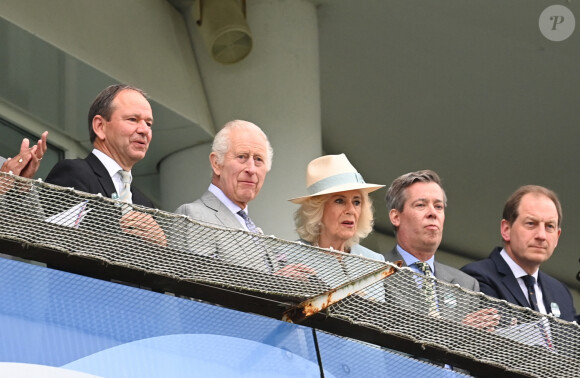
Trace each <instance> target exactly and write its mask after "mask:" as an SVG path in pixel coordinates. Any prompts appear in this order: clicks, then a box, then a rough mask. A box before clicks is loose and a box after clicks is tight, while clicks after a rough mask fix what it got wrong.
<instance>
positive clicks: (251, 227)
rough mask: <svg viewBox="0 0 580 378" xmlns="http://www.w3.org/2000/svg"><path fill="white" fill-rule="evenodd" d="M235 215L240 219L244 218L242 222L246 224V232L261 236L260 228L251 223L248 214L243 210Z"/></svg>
mask: <svg viewBox="0 0 580 378" xmlns="http://www.w3.org/2000/svg"><path fill="white" fill-rule="evenodd" d="M237 214H238V215H239V216H240V217H242V218H244V222H246V227H247V228H248V231H250V232H253V233H256V234H263V232H262V230H261V229H260V227H258V226H256V225H255V224H254V222H252V220H251V219H250V217H249V216H248V214H246V212H245V211H244V210H240V211H238V213H237Z"/></svg>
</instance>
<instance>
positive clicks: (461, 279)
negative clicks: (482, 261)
mask: <svg viewBox="0 0 580 378" xmlns="http://www.w3.org/2000/svg"><path fill="white" fill-rule="evenodd" d="M385 258H386V259H387V261H397V260H401V261H402V262H403V266H407V265H406V264H405V260H403V256H401V254H400V253H399V251H398V250H397V246H395V247H394V248H393V249H392V250H391V251H390V252H388V253H386V254H385ZM434 265H435V277H436V278H437V279H439V280H442V281H445V282H447V283H450V284H458V285H459V286H461V287H463V288H466V289H469V290H473V291H479V283H478V282H477V280H476V279H475V278H473V277H471V276H470V275H468V274H465V273H463V272H462V271H460V270H459V269H455V268H453V267H450V266H448V265H445V264H441V263H438V262H437V261H435V263H434Z"/></svg>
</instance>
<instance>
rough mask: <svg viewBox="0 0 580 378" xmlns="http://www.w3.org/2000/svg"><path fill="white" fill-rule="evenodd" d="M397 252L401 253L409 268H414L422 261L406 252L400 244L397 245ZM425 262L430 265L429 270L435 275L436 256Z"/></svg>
mask: <svg viewBox="0 0 580 378" xmlns="http://www.w3.org/2000/svg"><path fill="white" fill-rule="evenodd" d="M397 251H399V253H400V254H401V257H402V258H403V260H404V261H405V265H407V266H408V267H412V266H414V265H413V264H414V263H416V262H417V261H421V260H419V259H418V258H416V257H415V256H413V255H412V254H410V253H409V252H407V251H405V250H404V249H403V247H401V246H400V245H399V244H397ZM425 262H426V263H427V264H428V265H429V268H431V271H432V272H433V274H435V256H431V258H430V259H429V260H427V261H425Z"/></svg>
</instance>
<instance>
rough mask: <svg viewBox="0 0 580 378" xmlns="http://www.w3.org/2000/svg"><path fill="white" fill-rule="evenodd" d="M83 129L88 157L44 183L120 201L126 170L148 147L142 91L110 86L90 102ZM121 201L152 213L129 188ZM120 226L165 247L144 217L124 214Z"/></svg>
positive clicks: (63, 164) (149, 121) (62, 166)
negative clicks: (89, 146)
mask: <svg viewBox="0 0 580 378" xmlns="http://www.w3.org/2000/svg"><path fill="white" fill-rule="evenodd" d="M88 123H89V136H90V140H91V143H92V144H93V146H94V149H93V151H92V152H91V153H90V154H89V155H88V156H87V157H86V158H85V159H66V160H62V161H60V162H59V163H57V164H56V165H55V166H54V167H53V168H52V170H51V171H50V173H49V174H48V176H47V177H46V182H48V183H51V184H56V185H60V186H65V187H72V188H74V189H76V190H80V191H83V192H87V193H92V194H98V193H100V194H102V195H103V196H106V197H109V198H114V199H120V197H121V194H122V193H124V192H126V191H124V190H123V187H124V183H123V178H122V177H123V175H128V177H129V180H132V176H131V169H132V168H133V166H134V165H135V164H136V163H137V162H139V161H140V160H142V159H143V158H144V157H145V154H146V153H147V149H148V148H149V143H151V138H152V136H153V134H152V130H151V128H152V126H153V112H152V110H151V105H150V104H149V101H148V100H147V97H146V95H145V93H144V92H143V91H142V90H140V89H138V88H135V87H131V86H128V85H124V84H117V85H111V86H109V87H107V88H105V89H104V90H103V91H102V92H101V93H99V95H98V96H97V97H96V98H95V100H94V101H93V103H92V105H91V108H90V110H89V116H88ZM123 200H124V201H125V202H128V203H133V204H137V205H142V206H146V207H153V203H152V202H151V201H150V200H149V199H148V198H147V197H145V196H144V195H143V194H142V193H141V192H139V191H138V190H137V189H136V188H134V187H133V186H132V185H131V186H130V190H129V192H128V193H127V195H123ZM120 225H121V228H122V229H123V231H125V232H128V233H131V234H134V235H136V236H139V237H142V238H144V239H145V240H148V241H152V242H155V243H158V244H161V245H166V238H165V234H164V233H163V231H162V230H161V228H160V227H159V225H158V224H157V222H155V220H154V219H153V217H151V215H149V214H146V213H142V212H138V211H129V212H125V213H124V214H123V216H122V217H121V220H120Z"/></svg>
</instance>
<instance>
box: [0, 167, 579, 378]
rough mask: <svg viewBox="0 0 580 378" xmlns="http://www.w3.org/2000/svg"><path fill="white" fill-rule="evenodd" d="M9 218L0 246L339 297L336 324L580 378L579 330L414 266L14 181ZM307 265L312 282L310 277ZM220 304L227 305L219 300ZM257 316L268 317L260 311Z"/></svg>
mask: <svg viewBox="0 0 580 378" xmlns="http://www.w3.org/2000/svg"><path fill="white" fill-rule="evenodd" d="M0 212H1V217H0V240H5V241H11V242H14V243H18V244H19V245H21V246H22V248H24V249H27V248H33V247H34V248H39V249H41V250H46V251H49V250H51V251H58V252H59V253H61V254H64V255H65V256H70V257H73V256H76V257H82V258H85V259H89V260H91V261H94V263H95V264H100V265H105V266H116V267H125V268H128V269H131V270H134V271H139V272H143V273H144V274H154V275H156V276H161V277H166V278H167V279H169V280H175V281H178V282H192V283H198V284H203V285H207V286H212V287H219V288H224V289H227V290H228V291H230V292H238V291H239V292H243V293H251V295H252V296H254V297H256V298H262V297H263V298H268V300H275V301H277V303H278V304H279V306H280V307H281V309H282V310H284V311H288V310H291V309H292V308H296V307H299V306H300V304H301V303H303V302H304V301H308V300H309V299H311V298H313V297H316V296H327V298H328V301H327V303H328V304H329V305H330V306H329V307H328V308H326V309H325V310H324V314H323V315H324V316H325V317H326V318H327V319H337V320H341V321H344V322H345V323H346V324H352V325H353V326H358V327H362V328H363V329H365V330H368V331H369V332H371V333H375V334H377V335H394V336H396V337H398V338H400V339H403V340H409V341H410V342H412V343H414V344H415V345H422V346H425V347H433V348H436V349H438V350H441V351H443V352H445V353H447V354H449V355H451V356H458V357H459V358H460V359H461V358H463V359H469V360H473V361H477V362H478V363H480V364H485V365H489V366H493V367H496V368H500V369H503V370H504V371H509V372H513V373H515V374H521V375H524V376H535V377H573V376H578V375H579V374H580V373H579V372H580V326H578V325H577V324H575V323H569V322H565V321H561V320H559V319H557V318H555V317H553V316H546V315H542V314H540V313H536V312H533V311H531V310H529V309H525V308H521V307H517V306H514V305H512V304H509V303H507V302H505V301H500V300H496V299H494V298H490V297H487V296H485V295H483V294H480V293H474V292H471V291H469V290H465V289H462V288H460V287H459V286H454V285H449V284H447V283H445V282H442V281H439V280H437V279H434V278H429V277H425V276H422V275H418V274H416V273H414V272H413V271H411V270H410V269H408V268H398V267H396V266H394V265H392V264H390V263H384V262H380V261H375V260H370V259H367V258H364V257H361V256H354V255H350V254H345V253H341V252H336V251H328V250H322V249H319V248H316V247H312V246H307V245H304V244H301V243H298V242H291V241H286V240H281V239H277V238H275V237H272V236H264V235H257V234H252V233H248V232H246V231H242V230H234V229H227V228H222V227H218V226H213V225H208V224H202V223H199V222H196V221H194V220H192V219H190V218H188V217H185V216H182V215H176V214H172V213H167V212H163V211H159V210H155V209H148V208H144V207H141V206H137V205H128V204H123V203H120V202H118V201H115V200H112V199H109V198H105V197H102V196H99V195H91V194H87V193H82V192H78V191H74V190H72V189H68V188H61V187H57V186H54V185H49V184H45V183H42V182H39V181H32V180H27V179H23V178H19V177H14V176H11V175H6V174H1V176H0ZM44 262H47V263H49V264H50V261H44ZM304 267H307V268H308V269H307V270H306V271H307V272H309V274H305V273H301V272H304V271H305V269H304ZM386 268H391V269H395V273H394V274H392V275H390V276H388V277H385V278H382V279H380V280H378V281H376V280H375V281H376V282H375V283H373V284H372V285H370V286H366V287H362V288H360V289H359V290H358V291H356V292H354V293H351V295H348V296H346V298H344V299H341V300H338V301H336V299H335V301H333V300H332V298H333V294H335V293H336V291H337V289H339V288H341V287H345V286H348V285H352V284H353V283H357V282H362V281H363V280H364V279H367V278H368V277H369V276H370V275H374V274H376V273H377V272H381V271H382V270H384V269H386ZM427 288H429V290H427ZM215 303H218V304H219V303H220V302H219V300H218V298H216V302H215ZM490 309H492V310H490ZM253 312H256V313H261V312H260V309H258V308H257V309H256V310H255V311H253ZM490 314H498V315H500V316H501V318H500V321H499V324H497V325H495V326H490V325H489V323H488V322H487V320H488V319H489V316H490ZM337 334H340V333H337ZM377 339H378V338H377ZM381 346H382V347H393V346H391V345H381ZM395 349H396V347H395ZM402 352H407V351H406V350H402ZM451 360H453V359H452V358H451ZM444 362H448V361H444ZM473 373H477V372H473ZM476 375H477V374H476Z"/></svg>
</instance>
